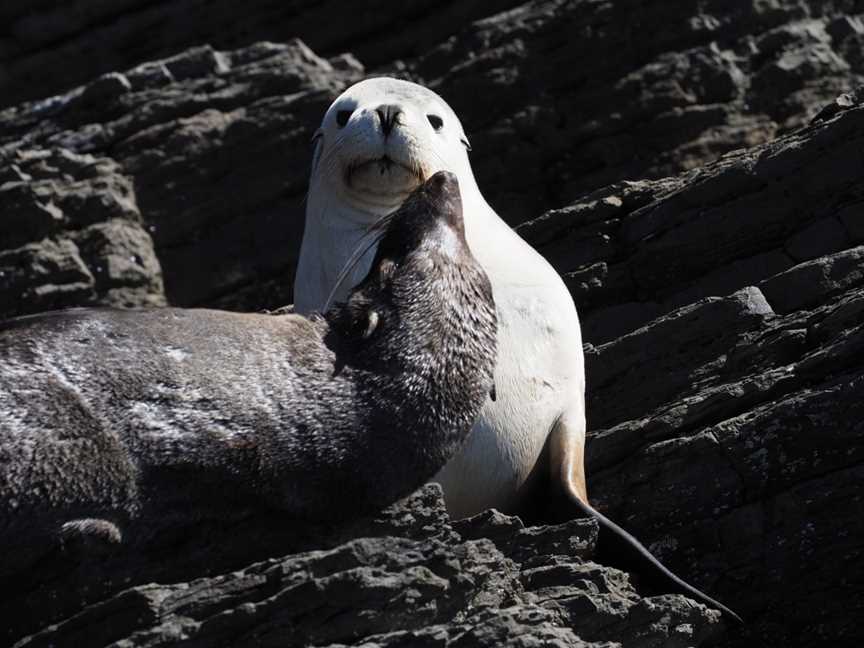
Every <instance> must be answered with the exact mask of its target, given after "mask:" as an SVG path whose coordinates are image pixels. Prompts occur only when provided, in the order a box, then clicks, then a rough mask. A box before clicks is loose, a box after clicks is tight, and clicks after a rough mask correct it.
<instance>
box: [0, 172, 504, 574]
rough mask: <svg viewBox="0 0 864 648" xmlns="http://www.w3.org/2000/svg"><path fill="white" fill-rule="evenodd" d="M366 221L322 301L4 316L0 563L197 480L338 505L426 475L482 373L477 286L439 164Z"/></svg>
mask: <svg viewBox="0 0 864 648" xmlns="http://www.w3.org/2000/svg"><path fill="white" fill-rule="evenodd" d="M378 230H379V231H378V232H377V234H378V238H380V243H379V244H378V246H377V252H376V254H375V258H374V261H373V262H372V265H371V269H370V271H369V272H368V274H367V276H366V278H365V279H364V280H363V281H362V282H361V283H360V284H359V285H358V286H357V287H356V288H355V289H353V290H352V291H351V293H350V294H349V295H348V296H347V301H346V302H345V303H344V304H340V305H337V306H335V307H334V308H332V309H330V310H329V311H328V312H327V313H326V314H324V315H318V314H315V315H313V316H311V317H309V318H306V317H303V316H300V315H293V314H292V315H284V316H273V315H264V314H239V313H229V312H222V311H214V310H184V309H176V308H166V309H156V310H144V311H121V310H108V309H105V310H91V309H88V310H72V311H65V312H57V313H50V314H44V315H36V316H29V317H23V318H18V319H14V320H10V321H7V322H5V323H3V324H2V325H0V554H2V555H4V556H15V560H10V561H3V566H2V568H0V576H2V575H4V574H3V573H2V572H8V571H13V570H20V568H21V566H22V563H23V562H26V559H27V558H28V557H29V558H33V559H35V558H38V555H39V553H40V551H42V552H44V551H45V550H48V549H49V548H50V547H51V546H52V545H56V544H57V543H58V542H65V543H70V542H71V543H73V544H76V545H81V544H88V543H89V544H96V545H98V544H100V543H106V542H107V543H112V542H115V543H116V542H120V541H121V538H122V537H123V535H125V534H127V533H129V534H130V535H134V537H136V539H139V540H140V537H141V536H146V535H154V534H158V533H159V530H160V525H161V526H162V527H164V526H167V525H170V524H171V519H172V515H173V516H178V515H179V516H184V517H185V518H187V519H189V518H194V516H195V515H196V507H197V506H203V504H202V501H208V502H210V504H211V505H212V504H213V502H214V500H215V501H216V504H218V501H219V499H220V498H219V497H213V493H223V494H224V496H225V497H226V498H228V499H231V498H233V497H235V496H239V494H242V495H244V496H248V497H251V498H254V499H255V500H265V501H266V502H269V503H270V504H271V505H272V506H273V507H276V508H278V509H280V510H281V511H284V513H285V515H286V516H290V517H297V518H304V519H312V520H328V519H337V520H338V519H344V518H347V517H351V516H355V515H358V514H360V513H363V512H367V511H372V510H376V509H380V508H382V507H383V506H385V505H387V504H389V503H391V502H393V501H395V500H396V499H398V498H400V497H402V496H404V495H406V494H408V493H409V492H411V491H412V490H413V489H415V488H417V487H418V486H420V485H421V484H423V483H424V482H425V481H427V480H428V479H429V478H431V477H432V476H433V475H434V474H435V473H436V472H437V471H438V470H439V469H440V468H441V467H442V466H443V465H444V463H445V462H446V461H447V459H449V458H450V456H452V454H453V453H454V452H455V451H456V450H457V448H458V447H459V446H460V445H461V444H462V443H463V441H464V439H465V437H466V435H467V434H468V431H469V430H470V428H471V425H472V423H473V421H474V420H475V418H476V416H477V414H478V412H479V410H480V407H481V405H482V403H483V401H484V400H485V398H486V395H487V394H488V393H489V392H490V390H491V389H492V384H493V383H492V373H493V367H494V363H495V358H496V315H495V308H494V302H493V300H492V291H491V287H490V285H489V281H488V279H487V277H486V275H485V273H484V271H483V270H482V268H481V266H480V265H479V264H478V263H477V261H476V260H475V259H474V257H473V256H472V255H471V253H470V251H469V248H468V246H467V244H466V242H465V236H464V229H463V224H462V212H461V204H460V198H459V189H458V183H457V180H456V178H455V176H453V175H452V174H449V173H447V172H441V173H437V174H435V175H433V176H432V177H431V178H430V179H429V180H428V181H427V182H425V184H423V185H422V186H420V187H419V188H417V189H416V190H415V191H414V192H413V194H412V195H411V197H410V198H409V200H408V201H407V202H405V204H404V205H403V206H402V207H401V208H400V209H399V210H398V211H397V212H396V213H395V214H393V215H392V216H390V217H388V218H387V219H385V220H384V222H383V223H381V224H379V227H378ZM195 493H197V494H198V495H201V498H200V501H199V500H198V499H196V497H195V496H194V494H195ZM205 493H209V497H207V496H204V494H205ZM230 505H231V503H230V501H229V502H227V503H226V504H225V506H226V507H230ZM141 520H146V521H147V523H146V525H144V524H142V523H141Z"/></svg>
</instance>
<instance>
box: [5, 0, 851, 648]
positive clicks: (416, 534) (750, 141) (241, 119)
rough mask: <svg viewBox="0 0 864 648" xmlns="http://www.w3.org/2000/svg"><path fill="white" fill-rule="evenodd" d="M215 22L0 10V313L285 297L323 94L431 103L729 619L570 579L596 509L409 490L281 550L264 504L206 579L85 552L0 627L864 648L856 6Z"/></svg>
mask: <svg viewBox="0 0 864 648" xmlns="http://www.w3.org/2000/svg"><path fill="white" fill-rule="evenodd" d="M204 4H205V3H203V2H200V0H182V1H181V2H176V3H167V2H151V1H148V2H143V1H139V0H127V1H124V2H122V3H113V4H112V3H95V4H93V3H86V2H84V1H83V0H81V1H73V2H69V3H64V4H63V6H62V7H59V6H58V7H55V6H54V3H49V2H46V1H43V0H38V1H37V2H28V3H24V2H20V1H17V0H13V1H12V2H9V3H6V4H4V5H3V7H2V8H0V25H3V24H5V25H8V26H9V27H7V28H6V31H5V32H0V89H2V93H0V94H2V101H0V106H5V107H0V213H2V215H3V226H2V228H0V314H2V315H4V316H11V315H19V314H25V313H31V312H37V311H40V310H46V309H51V308H59V307H67V306H73V305H93V304H111V305H116V306H141V305H160V304H164V303H170V304H173V305H179V306H215V307H223V308H235V309H243V310H259V309H264V308H269V309H272V308H277V307H279V306H283V305H285V304H288V303H290V302H291V298H292V295H291V283H292V280H293V268H294V265H295V263H296V256H297V252H298V250H299V241H300V235H301V232H302V227H303V224H302V222H303V196H304V193H305V184H306V178H307V167H308V163H309V158H310V155H309V139H310V138H311V135H312V132H313V131H314V129H315V127H316V126H317V122H318V120H319V119H320V116H321V114H322V113H323V111H324V109H325V108H326V106H327V105H328V104H329V102H330V101H331V100H332V98H333V97H334V96H335V95H336V94H338V93H339V92H340V91H341V90H342V89H343V88H345V87H346V86H347V85H349V84H350V83H352V82H354V81H356V80H357V79H359V78H361V77H362V76H364V75H365V74H369V73H375V72H386V73H390V74H399V75H402V76H406V77H408V78H412V79H414V80H417V81H420V82H423V83H426V84H428V85H430V86H431V87H433V88H434V89H436V90H437V91H439V92H440V93H442V94H443V95H444V97H445V98H446V99H447V101H448V102H449V103H450V104H451V105H452V106H453V107H454V108H455V109H456V110H457V112H459V114H460V115H461V116H462V118H463V121H464V123H465V125H466V129H467V131H468V133H469V138H470V139H471V143H472V146H473V152H472V163H473V165H474V169H475V171H476V173H477V176H478V181H479V184H480V186H481V187H482V189H483V191H484V194H485V195H486V197H487V198H488V199H489V200H490V202H491V203H492V204H493V205H494V206H495V207H496V209H497V210H498V211H499V213H502V214H504V215H505V216H506V218H507V219H508V221H509V222H510V223H511V224H513V225H514V226H517V228H518V231H519V232H520V234H521V235H522V236H524V237H525V238H526V239H527V240H528V241H529V242H531V243H532V244H533V245H535V246H536V247H537V248H538V249H539V250H540V251H541V252H542V253H543V254H544V255H545V256H546V257H547V258H548V259H549V260H550V262H551V263H552V264H553V265H554V266H555V267H556V269H557V270H558V271H559V272H560V273H561V274H562V276H563V277H564V279H565V282H566V283H567V285H568V287H569V288H570V290H571V292H572V294H573V296H574V299H575V300H576V304H577V306H578V308H579V311H580V314H581V317H582V319H583V327H584V337H585V341H586V360H587V371H588V383H589V384H588V391H589V393H588V403H589V407H588V412H589V427H590V435H589V436H590V438H589V443H588V461H589V490H590V495H591V497H592V499H593V501H594V502H595V503H596V505H597V506H598V507H599V508H601V509H602V510H603V511H604V512H605V513H607V514H608V515H609V516H610V517H612V518H613V519H615V520H616V521H618V522H620V523H621V524H622V525H623V526H625V527H626V528H628V529H629V530H630V531H632V532H633V533H635V534H636V535H637V536H638V537H640V538H642V539H643V540H644V541H646V544H648V545H649V546H650V547H651V548H652V550H653V551H655V552H656V554H657V555H658V556H660V557H661V558H662V560H663V561H664V562H665V563H666V564H668V565H669V566H670V567H672V568H673V569H674V570H676V571H677V572H678V573H680V574H681V575H683V576H686V577H687V578H688V579H689V580H692V581H693V582H694V584H696V585H698V586H700V587H702V588H704V589H705V590H706V591H708V592H710V593H711V594H712V595H714V596H716V597H717V598H718V599H720V600H722V601H724V602H725V603H727V604H729V605H730V606H731V607H733V608H735V609H736V610H737V611H738V612H739V613H741V614H742V616H744V617H745V619H746V620H747V626H746V627H745V629H744V630H743V631H742V632H741V633H737V634H736V633H729V632H726V631H724V628H723V627H722V625H721V624H720V622H719V621H718V619H717V618H716V616H715V615H714V614H713V613H712V612H709V611H707V610H705V609H704V608H701V607H699V606H695V605H693V604H691V603H689V602H687V601H686V600H685V599H681V598H680V597H670V596H651V594H652V593H651V592H646V591H642V590H640V587H639V584H638V583H636V587H635V589H634V588H633V587H631V585H629V584H628V582H629V580H628V576H627V575H626V574H624V573H622V572H620V571H617V570H615V569H614V566H600V565H597V564H595V563H593V562H591V556H592V551H593V543H594V535H593V534H594V530H593V527H592V525H590V524H587V523H584V522H572V523H569V524H568V525H563V526H560V527H531V528H523V527H522V526H521V524H520V523H519V522H518V521H516V520H514V519H512V518H507V517H505V516H501V515H499V514H497V513H494V512H488V513H485V514H483V515H481V516H479V517H478V518H476V519H474V520H470V521H467V522H458V523H451V522H449V521H448V520H447V519H446V517H445V516H444V514H443V512H442V510H441V505H440V501H439V500H438V498H437V494H436V492H435V491H434V489H425V490H422V491H420V492H418V494H417V495H415V496H414V497H412V498H410V499H409V500H408V501H407V502H405V503H403V504H400V505H397V506H396V507H394V508H392V509H391V510H390V511H389V512H388V513H386V514H385V515H384V516H383V517H382V518H381V519H379V520H378V521H365V522H363V523H360V524H358V525H356V526H354V527H352V528H351V529H342V530H338V531H334V530H318V531H314V530H310V531H308V532H305V533H304V534H303V537H302V539H301V540H302V541H301V540H298V539H297V538H295V535H296V534H297V530H296V529H292V528H288V529H286V528H285V525H284V523H282V524H281V526H280V522H279V521H278V520H273V519H272V517H268V516H269V515H270V514H268V513H267V512H258V513H256V514H255V515H254V516H253V517H250V518H247V519H246V521H245V522H244V525H245V526H243V527H241V528H238V527H236V526H234V527H228V526H226V528H223V529H221V530H220V529H215V530H214V529H209V528H201V529H197V530H196V529H195V528H194V527H191V528H190V530H189V532H188V533H189V538H188V541H189V542H191V543H192V545H195V543H198V544H202V541H203V540H204V539H207V542H203V546H204V549H202V553H200V554H196V556H197V558H196V559H195V560H192V559H191V557H192V554H193V553H194V552H191V549H189V547H190V545H189V544H186V545H184V546H185V547H186V548H187V549H186V551H187V553H186V554H184V553H183V552H180V553H178V554H177V555H174V554H172V553H170V552H167V553H166V554H165V555H163V556H159V557H157V558H156V559H155V563H156V565H157V566H158V567H159V569H158V570H157V571H155V572H148V571H147V569H149V567H148V566H147V565H148V564H147V563H146V561H143V562H141V563H137V564H136V565H137V566H135V569H132V571H131V572H125V573H134V574H138V576H135V577H134V578H132V580H130V581H128V582H125V581H123V580H122V579H116V580H114V581H112V580H111V578H110V576H111V574H110V573H109V572H103V571H101V570H98V569H96V570H95V571H94V569H95V568H93V566H92V564H90V563H86V565H90V567H88V568H85V567H83V566H82V567H78V568H76V569H75V570H73V571H74V573H73V574H71V575H70V574H67V577H68V578H71V579H72V580H70V581H62V580H60V581H57V580H54V581H51V579H50V578H49V579H48V580H49V581H50V582H53V583H54V586H53V587H54V588H55V589H53V590H51V591H54V592H55V593H56V592H64V593H65V594H64V596H61V597H60V599H57V598H56V597H55V598H54V599H53V600H54V604H50V603H49V601H51V600H52V599H50V598H44V597H45V596H47V595H46V592H45V591H43V592H41V593H40V592H38V591H36V592H29V593H27V590H26V587H25V586H24V585H22V584H20V583H18V584H12V585H14V588H19V589H14V588H12V585H10V584H8V583H7V584H6V590H5V592H4V595H5V596H6V597H7V601H12V603H7V605H11V607H6V608H5V611H6V613H7V614H6V615H0V616H5V617H7V618H11V619H16V620H17V621H16V624H17V625H14V626H13V625H9V624H5V625H6V626H7V627H10V628H14V633H17V634H9V635H7V636H6V637H5V638H6V639H10V638H12V637H13V636H14V637H22V636H25V635H26V636H28V637H29V638H28V639H27V641H26V644H23V645H32V646H36V645H49V644H52V643H53V644H55V645H56V644H64V643H70V642H71V643H77V642H79V641H82V640H83V639H82V638H83V637H92V638H93V639H92V643H93V645H102V644H104V643H108V642H110V641H120V640H121V639H124V640H126V643H125V645H141V646H144V645H163V644H165V643H167V642H169V641H171V640H175V639H178V638H180V637H183V636H186V637H190V638H194V639H195V641H198V642H199V643H200V645H217V644H218V643H219V642H220V641H221V642H223V643H224V642H225V641H228V640H229V638H231V640H232V641H235V642H238V641H241V639H242V640H245V641H247V642H248V643H252V642H253V641H259V642H260V643H262V644H265V645H266V644H267V643H268V642H273V643H280V642H283V643H284V642H289V643H290V642H291V641H294V640H296V641H297V642H299V641H301V639H300V637H304V638H309V639H308V641H311V642H312V643H313V644H314V645H320V646H324V645H360V644H363V643H364V642H367V643H366V644H364V645H382V646H383V645H386V646H396V645H405V646H407V645H443V646H450V645H452V646H466V645H489V646H491V645H514V646H515V645H529V644H530V642H532V641H533V642H535V643H538V644H539V643H542V642H544V641H545V642H547V643H550V644H552V645H564V646H582V645H591V646H593V645H617V644H621V645H624V646H670V645H671V646H675V645H681V646H691V645H700V644H702V645H722V646H727V647H729V648H732V647H734V648H745V647H749V646H757V645H758V646H778V647H779V646H801V647H803V646H815V645H831V646H846V645H848V646H853V645H860V644H861V643H862V641H864V622H862V619H864V591H862V585H861V583H862V582H864V555H862V554H864V550H862V548H861V542H860V538H862V537H864V529H862V524H864V523H862V519H864V518H862V516H861V515H860V511H861V498H862V495H861V492H860V484H861V483H862V478H864V456H862V455H864V450H862V448H864V443H862V441H864V428H862V424H861V421H862V420H864V417H862V416H861V414H862V412H861V411H860V410H861V407H862V406H861V403H862V402H864V399H862V396H864V394H862V384H864V383H862V375H864V373H862V368H864V360H862V358H864V353H862V351H864V328H862V327H864V270H862V268H864V263H862V262H864V92H862V91H860V90H859V91H857V92H856V91H855V88H856V87H858V86H859V85H860V84H861V83H862V81H864V55H862V51H864V20H862V14H864V4H862V3H861V2H860V0H832V1H831V2H807V1H804V0H760V1H759V2H756V1H752V2H751V1H747V2H740V3H739V2H735V3H728V2H720V1H719V0H717V1H714V0H709V1H708V2H701V3H676V2H673V3H665V4H664V3H642V2H636V1H635V0H625V1H623V2H614V3H613V2H594V1H589V0H577V1H573V2H562V1H541V2H536V3H519V2H515V1H509V2H507V1H504V0H500V1H497V2H495V3H478V2H468V3H455V2H448V3H432V2H420V1H418V2H407V3H402V4H400V5H398V6H396V5H387V10H386V11H385V10H384V9H383V5H382V6H381V7H378V10H377V11H375V10H373V9H370V10H369V12H368V13H366V12H359V13H360V15H358V16H356V20H355V19H354V18H352V21H353V24H350V25H349V26H348V27H344V26H340V25H346V23H351V22H352V21H344V20H340V21H327V20H326V19H323V18H322V16H325V15H326V12H327V11H331V12H332V11H338V8H335V3H330V2H325V3H321V6H320V8H316V9H308V8H305V7H303V6H301V5H302V3H274V2H271V1H266V0H251V1H250V2H249V3H244V4H243V5H242V6H239V7H238V9H237V11H242V13H243V16H242V20H241V19H240V18H239V17H238V16H237V15H232V14H230V11H229V10H228V9H225V10H224V11H208V10H205V8H204ZM373 4H376V3H373ZM85 5H86V7H87V10H84V9H82V8H83V7H85ZM184 11H186V12H187V14H186V18H184V17H183V13H182V12H184ZM73 15H74V16H75V19H74V20H72V19H71V18H70V17H71V16H73ZM189 16H197V17H198V18H199V20H198V30H197V31H195V32H191V31H188V30H186V31H184V30H183V28H182V27H183V25H185V24H186V22H184V21H188V20H189ZM412 21H413V22H412ZM155 25H161V29H162V31H161V34H162V35H161V37H159V38H146V39H145V38H137V35H139V34H142V33H144V32H143V31H141V30H147V29H151V30H152V29H153V28H154V26H155ZM349 28H350V30H351V31H350V33H349V31H348V30H349ZM148 33H149V32H148ZM295 37H300V38H302V39H303V41H301V40H298V39H297V38H295ZM261 39H270V40H271V41H274V42H255V41H260V40H261ZM96 41H98V42H100V43H102V44H103V45H104V47H103V50H104V51H103V52H100V55H98V56H94V55H93V54H92V50H90V51H89V53H88V47H89V48H92V47H93V42H96ZM208 42H209V43H211V44H212V45H206V44H204V43H208ZM306 43H308V44H309V45H311V49H310V46H309V45H307V44H306ZM346 51H350V52H351V54H345V53H344V52H346ZM61 62H62V64H61ZM37 71H38V73H39V79H38V83H37V80H36V77H35V75H36V74H37ZM211 535H212V537H211ZM252 537H255V538H259V539H258V540H256V541H255V542H252V541H251V540H250V538H252ZM220 538H222V539H224V542H222V543H221V544H220V542H219V539H220ZM217 545H218V547H219V548H218V550H217V549H216V548H215V547H216V546H217ZM211 551H212V552H215V553H208V552H211ZM190 552H191V553H190ZM169 556H170V559H169ZM214 556H215V557H214ZM61 564H62V563H61ZM111 564H114V563H111ZM51 567H52V565H46V567H45V568H46V569H49V568H51ZM139 568H140V569H139ZM88 569H89V570H90V571H88ZM118 569H119V567H118ZM45 573H46V574H50V573H53V572H50V570H49V571H48V572H45ZM117 573H120V572H117ZM148 573H149V574H150V576H151V577H149V578H148V577H145V576H144V574H148ZM139 576H140V578H139ZM52 578H53V577H52ZM97 578H101V581H100V583H101V585H100V586H99V587H94V584H93V583H94V580H93V579H97ZM76 579H77V580H76ZM88 579H89V580H88ZM64 583H65V585H64ZM70 583H72V584H73V585H69V584H70ZM10 588H12V589H10ZM20 588H24V589H20ZM82 588H83V591H85V595H83V596H82V597H81V598H78V599H76V598H75V596H77V594H75V592H78V591H79V590H80V589H82ZM100 588H101V589H100ZM49 590H50V588H49ZM46 591H47V590H46ZM86 592H90V594H86ZM94 592H99V593H98V595H96V594H95V593H94ZM25 594H26V595H25ZM40 596H41V597H43V598H40ZM16 599H17V603H16V602H15V600H16ZM58 601H59V602H58ZM16 605H17V607H16ZM40 606H41V607H40ZM27 610H35V612H31V613H29V614H30V615H31V616H28V613H27ZM40 624H41V625H40ZM95 628H102V629H104V630H103V632H104V634H102V635H96V634H95V630H94V629H95ZM76 633H77V634H76ZM88 633H91V634H88ZM184 633H185V634H184ZM172 638H173V639H172ZM100 642H101V643H100ZM160 642H161V643H160ZM520 642H522V643H520Z"/></svg>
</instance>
